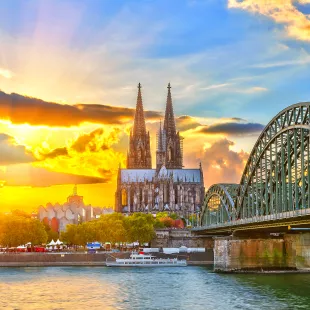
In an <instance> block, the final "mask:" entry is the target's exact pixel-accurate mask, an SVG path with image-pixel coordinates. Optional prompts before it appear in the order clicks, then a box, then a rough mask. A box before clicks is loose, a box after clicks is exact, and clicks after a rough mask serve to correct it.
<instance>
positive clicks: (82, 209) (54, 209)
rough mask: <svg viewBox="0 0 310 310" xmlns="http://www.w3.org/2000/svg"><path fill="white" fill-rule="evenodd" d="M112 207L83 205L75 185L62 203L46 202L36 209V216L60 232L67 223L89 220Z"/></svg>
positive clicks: (110, 209)
mask: <svg viewBox="0 0 310 310" xmlns="http://www.w3.org/2000/svg"><path fill="white" fill-rule="evenodd" d="M113 212H114V210H113V209H112V208H100V207H93V206H91V205H85V204H84V199H83V196H80V195H78V193H77V186H76V185H75V186H74V189H73V193H72V194H71V195H70V196H68V198H67V202H65V203H64V204H59V203H56V204H54V205H53V204H51V203H47V204H46V206H45V207H44V206H40V207H39V209H38V218H39V219H40V220H41V221H43V222H44V223H46V224H48V225H49V226H50V227H51V228H52V230H53V231H56V232H61V231H64V230H65V229H66V226H67V225H68V224H78V223H82V222H87V221H91V220H93V219H96V218H98V217H100V215H102V214H111V213H113Z"/></svg>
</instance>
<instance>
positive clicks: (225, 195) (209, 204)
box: [200, 184, 239, 225]
mask: <svg viewBox="0 0 310 310" xmlns="http://www.w3.org/2000/svg"><path fill="white" fill-rule="evenodd" d="M238 187H239V185H238V184H215V185H212V186H211V187H210V188H209V190H208V192H207V194H206V196H205V199H204V204H203V208H202V213H201V214H202V215H201V217H200V224H201V225H202V224H203V222H204V221H206V220H208V219H209V222H210V224H211V223H213V222H214V221H215V222H216V223H218V222H227V221H230V220H231V219H232V218H233V217H234V214H235V213H236V208H235V201H234V200H235V197H236V193H237V190H238Z"/></svg>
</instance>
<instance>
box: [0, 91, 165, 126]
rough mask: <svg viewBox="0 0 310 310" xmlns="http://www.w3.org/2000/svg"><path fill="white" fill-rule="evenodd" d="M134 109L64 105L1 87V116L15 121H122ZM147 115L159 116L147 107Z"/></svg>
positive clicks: (57, 123) (66, 123)
mask: <svg viewBox="0 0 310 310" xmlns="http://www.w3.org/2000/svg"><path fill="white" fill-rule="evenodd" d="M134 112H135V109H131V108H125V107H115V106H109V105H101V104H77V105H65V104H59V103H53V102H47V101H43V100H41V99H37V98H31V97H26V96H22V95H19V94H14V93H12V94H6V93H4V92H1V91H0V119H3V120H9V121H11V122H12V123H14V124H30V125H46V126H55V127H70V126H78V125H80V124H82V123H85V122H89V123H96V124H124V123H127V122H129V121H132V120H133V116H134ZM145 116H146V118H147V119H150V120H152V119H159V118H160V116H161V114H160V113H159V112H156V111H146V112H145Z"/></svg>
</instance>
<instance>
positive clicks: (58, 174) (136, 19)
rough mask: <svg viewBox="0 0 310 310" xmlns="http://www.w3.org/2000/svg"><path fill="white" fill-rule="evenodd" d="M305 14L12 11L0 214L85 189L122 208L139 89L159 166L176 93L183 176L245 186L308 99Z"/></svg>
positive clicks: (0, 92) (301, 7)
mask: <svg viewBox="0 0 310 310" xmlns="http://www.w3.org/2000/svg"><path fill="white" fill-rule="evenodd" d="M307 3H309V1H306V0H303V1H302V0H300V1H292V0H285V1H284V0H278V1H270V2H268V1H260V2H258V3H257V1H254V0H247V1H242V2H240V1H236V0H228V1H227V0H225V1H224V0H196V1H195V0H188V1H170V2H169V5H167V1H130V0H129V1H95V0H94V1H91V5H89V3H88V2H86V1H71V0H67V1H39V2H38V1H24V2H22V1H1V2H0V13H1V19H0V42H1V45H0V199H1V206H0V211H8V210H10V209H15V208H23V209H24V210H26V211H30V210H32V209H34V208H36V207H38V206H39V205H41V204H44V205H45V204H46V203H47V202H52V203H56V202H60V203H61V202H63V201H65V200H66V197H67V196H68V194H70V193H71V191H72V188H73V185H74V184H78V189H79V194H80V195H82V196H84V197H85V198H84V199H85V200H86V202H87V203H91V204H92V205H94V206H114V192H115V189H116V176H117V170H118V167H119V165H121V166H122V167H125V166H126V152H127V150H128V140H129V138H128V137H129V132H130V129H131V126H132V123H133V115H134V109H135V105H136V98H137V84H138V83H139V82H140V83H141V84H142V96H143V106H144V110H145V111H146V112H145V115H146V127H147V130H149V131H150V135H151V137H152V139H151V141H152V143H151V151H152V159H153V166H154V165H155V147H156V146H155V136H156V131H157V129H158V127H159V122H160V120H161V119H163V117H164V115H163V111H164V108H165V103H166V96H167V88H166V87H167V84H168V82H170V83H171V86H172V88H171V93H172V100H173V107H174V113H175V116H176V125H177V129H178V130H180V133H181V135H182V136H183V137H184V139H185V140H184V141H185V142H186V143H184V165H185V166H188V167H197V168H198V167H199V163H200V162H201V164H202V168H203V171H204V181H205V186H206V187H209V186H210V185H212V184H214V183H219V182H225V183H239V180H240V177H241V174H242V171H243V169H244V166H245V163H246V160H247V158H248V156H249V153H250V151H251V149H252V147H253V146H254V144H255V142H256V140H257V138H258V136H259V134H260V132H261V131H262V130H263V128H264V126H265V125H266V124H267V123H268V122H269V120H270V119H271V118H272V117H273V116H274V115H276V114H277V113H278V112H279V111H280V110H282V109H283V108H285V107H287V106H289V105H291V104H293V103H296V102H301V101H308V99H309V95H310V91H309V85H308V81H309V63H310V55H309V40H310V39H309V38H310V36H309V28H310V22H309V19H308V17H307Z"/></svg>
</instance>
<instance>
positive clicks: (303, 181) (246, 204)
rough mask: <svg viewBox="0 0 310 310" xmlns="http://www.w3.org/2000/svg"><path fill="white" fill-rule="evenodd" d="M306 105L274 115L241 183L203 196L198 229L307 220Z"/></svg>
mask: <svg viewBox="0 0 310 310" xmlns="http://www.w3.org/2000/svg"><path fill="white" fill-rule="evenodd" d="M309 139H310V103H309V102H305V103H298V104H295V105H292V106H290V107H288V108H286V109H284V110H283V111H281V112H280V113H279V114H277V115H276V116H275V117H274V118H273V119H272V120H271V121H270V122H269V124H268V125H267V126H266V127H265V129H264V130H263V132H262V133H261V134H260V136H259V138H258V140H257V142H256V143H255V145H254V147H253V150H252V152H251V154H250V156H249V158H248V161H247V164H246V166H245V169H244V171H243V174H242V177H241V181H240V184H215V185H212V186H211V187H210V188H209V190H208V191H207V193H206V196H205V199H204V205H203V208H202V213H201V216H200V225H201V229H208V228H212V227H214V228H215V227H223V226H234V225H240V224H247V223H248V224H249V223H258V222H264V221H271V220H272V221H275V220H282V219H289V218H295V217H299V218H300V216H307V215H310V199H309V196H310V187H309V184H310V173H309V164H310V161H309V158H310V149H309V145H310V143H309V141H310V140H309Z"/></svg>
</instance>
